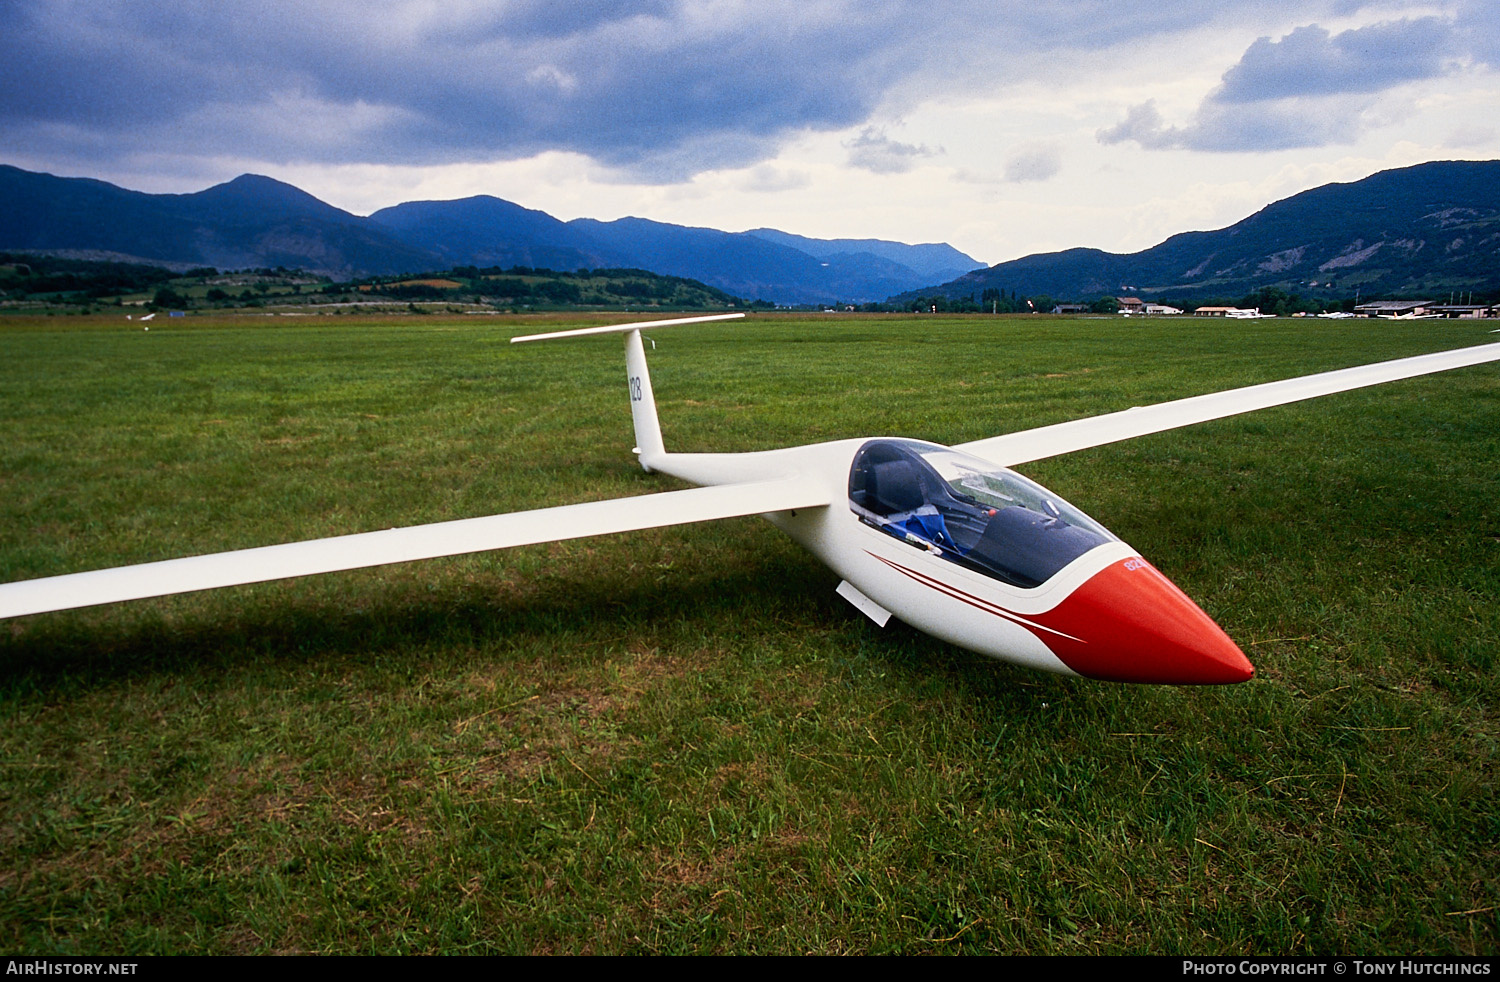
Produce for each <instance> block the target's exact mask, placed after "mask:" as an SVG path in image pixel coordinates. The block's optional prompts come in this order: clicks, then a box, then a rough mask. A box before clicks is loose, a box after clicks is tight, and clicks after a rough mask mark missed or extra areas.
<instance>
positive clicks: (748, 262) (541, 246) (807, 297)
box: [370, 195, 979, 303]
mask: <svg viewBox="0 0 1500 982" xmlns="http://www.w3.org/2000/svg"><path fill="white" fill-rule="evenodd" d="M370 219H371V220H372V221H374V222H378V223H380V224H381V225H384V226H386V228H388V229H389V230H391V231H392V232H394V233H396V234H398V235H400V236H401V237H402V238H403V239H404V240H405V241H407V242H409V243H412V244H414V245H421V246H423V247H424V248H427V249H431V250H433V251H434V252H436V253H438V254H439V255H442V256H443V257H445V259H447V260H448V261H449V262H450V263H461V264H478V265H484V264H490V265H522V266H547V267H550V268H552V269H576V268H580V267H634V268H639V269H649V270H651V271H652V272H653V273H661V274H663V275H667V276H683V277H687V278H690V279H695V280H699V281H700V282H703V283H707V284H709V285H710V286H715V287H718V288H719V289H721V290H726V291H728V292H729V293H732V294H735V295H736V296H741V297H747V298H750V299H767V300H774V301H776V302H778V303H826V302H832V301H838V300H846V301H856V302H864V301H868V300H877V299H880V298H881V297H886V296H889V295H890V294H892V293H895V292H898V291H900V290H905V289H910V288H911V287H913V286H916V285H920V284H925V283H931V282H934V281H935V280H937V279H940V278H952V277H954V276H957V275H959V274H961V273H963V272H965V271H967V270H970V269H973V268H974V267H975V266H978V265H979V263H978V262H977V261H976V260H974V259H973V258H971V257H969V256H966V255H964V254H963V253H961V252H959V251H958V250H957V249H954V248H953V247H952V246H949V245H946V244H940V245H919V246H909V245H905V244H903V243H900V242H885V241H882V240H877V239H869V240H852V239H810V238H806V237H804V236H800V235H791V234H789V233H786V232H778V231H776V230H775V229H756V230H755V231H753V232H723V231H720V230H718V229H712V228H694V227H691V226H685V225H672V224H668V223H666V222H654V221H651V220H650V219H646V218H634V217H631V218H620V219H616V220H615V221H612V222H602V221H598V220H596V219H592V218H575V219H574V220H572V221H570V222H562V221H559V220H558V219H556V218H553V217H552V216H551V215H548V214H547V213H546V212H542V211H533V210H531V209H528V208H522V207H521V206H520V205H516V204H512V203H511V202H509V201H504V200H502V199H500V198H493V197H489V196H487V195H481V196H478V197H473V198H463V199H460V200H456V201H421V202H408V203H406V204H401V205H396V206H394V207H391V208H383V209H381V210H380V211H377V212H375V213H374V214H372V215H371V216H370ZM862 246H863V247H868V248H864V249H863V250H860V249H858V247H862ZM903 258H905V259H907V260H908V261H907V262H905V263H903V262H902V261H901V260H902V259H903ZM934 274H938V275H934Z"/></svg>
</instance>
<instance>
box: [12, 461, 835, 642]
mask: <svg viewBox="0 0 1500 982" xmlns="http://www.w3.org/2000/svg"><path fill="white" fill-rule="evenodd" d="M828 503H829V500H828V491H827V489H826V488H819V487H817V486H816V485H815V484H813V483H812V482H808V481H802V480H799V479H796V478H787V479H779V480H772V481H758V482H753V483H748V484H728V485H720V486H716V487H706V488H690V489H688V490H686V491H667V492H664V493H661V494H647V495H641V496H639V497H634V498H615V499H612V500H609V501H591V502H585V503H583V504H578V505H563V506H561V507H558V508H542V509H538V510H536V511H522V512H513V513H512V514H509V515H494V516H491V517H489V518H467V519H461V520H458V521H453V522H440V523H438V524H435V525H414V526H412V527H410V528H399V529H387V530H385V531H382V532H363V533H359V534H356V535H344V536H339V537H337V538H332V539H312V540H309V541H307V542H292V543H288V544H286V545H279V546H264V547H262V548H259V549H242V550H239V551H236V552H221V553H215V554H213V555H209V556H194V557H192V558H189V559H169V560H166V561H165V562H159V563H145V564H143V565H140V566H122V567H118V568H116V569H101V570H95V571H93V572H88V573H70V574H68V575H65V576H53V577H48V578H46V579H40V580H25V581H22V582H20V583H6V584H4V585H0V618H5V617H19V616H21V615H23V614H39V613H42V612H44V611H49V610H69V609H71V608H74V607H89V606H92V605H94V604H105V603H114V602H116V601H120V600H139V599H141V598H143V597H161V596H166V595H168V594H172V593H189V592H192V591H194V590H210V589H214V588H216V587H225V586H238V585H240V584H244V583H260V582H262V581H264V580H279V579H282V578H284V577H288V576H308V575H311V574H314V573H333V572H337V571H339V570H346V569H361V568H363V567H366V566H383V565H385V564H387V563H404V562H409V561H411V560H415V559H434V558H437V557H438V556H458V555H462V554H464V553H470V552H483V551H485V550H489V549H505V548H509V547H511V546H524V545H532V544H535V543H538V542H558V541H561V540H564V539H578V538H583V537H585V536H591V535H607V534H609V533H612V532H631V531H635V530H638V529H648V528H660V527H662V526H666V525H687V524H690V523H693V522H706V521H711V520H713V519H718V518H736V517H739V516H741V515H758V514H763V513H767V512H776V511H786V510H788V509H791V508H814V507H817V506H820V505H826V504H828Z"/></svg>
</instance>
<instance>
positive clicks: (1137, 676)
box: [1037, 558, 1255, 685]
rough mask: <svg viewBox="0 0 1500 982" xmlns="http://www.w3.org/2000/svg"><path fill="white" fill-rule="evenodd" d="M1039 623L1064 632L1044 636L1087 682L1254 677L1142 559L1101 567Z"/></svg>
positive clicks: (1215, 628) (1213, 627)
mask: <svg viewBox="0 0 1500 982" xmlns="http://www.w3.org/2000/svg"><path fill="white" fill-rule="evenodd" d="M1037 620H1039V621H1042V622H1043V623H1044V624H1046V626H1047V627H1049V628H1052V629H1054V630H1057V631H1061V632H1062V633H1063V634H1065V635H1068V637H1058V636H1055V635H1051V634H1048V635H1044V639H1045V641H1046V644H1047V646H1048V647H1049V648H1051V649H1052V652H1053V654H1055V655H1057V657H1058V658H1060V659H1062V661H1063V663H1064V664H1066V665H1067V666H1068V667H1069V668H1071V669H1072V670H1073V671H1075V672H1077V673H1078V674H1079V675H1086V676H1088V677H1089V678H1093V679H1102V680H1105V681H1111V682H1159V683H1166V684H1169V685H1225V684H1228V683H1232V682H1244V681H1246V680H1247V679H1249V678H1250V677H1251V676H1252V675H1254V674H1255V666H1253V665H1251V664H1250V661H1249V659H1247V658H1246V657H1245V654H1244V652H1242V651H1240V649H1239V647H1238V646H1237V645H1235V643H1234V642H1233V641H1231V640H1230V639H1229V635H1227V634H1225V633H1224V631H1223V629H1222V628H1220V627H1219V625H1217V624H1215V623H1214V622H1213V620H1212V619H1211V618H1210V617H1209V616H1208V615H1207V614H1205V613H1204V612H1203V610H1202V609H1201V608H1200V607H1199V606H1198V605H1197V604H1195V603H1193V602H1192V601H1191V600H1189V599H1188V596H1187V594H1185V593H1183V592H1182V591H1181V590H1179V589H1177V585H1176V584H1175V583H1173V582H1172V581H1171V580H1169V579H1167V578H1166V577H1165V576H1163V575H1162V574H1161V573H1160V571H1158V570H1157V568H1156V567H1155V566H1152V565H1151V564H1150V563H1148V562H1146V561H1145V560H1144V559H1139V558H1137V559H1125V560H1121V561H1120V562H1118V563H1115V564H1114V565H1113V566H1109V567H1106V568H1105V569H1103V570H1101V571H1100V572H1098V573H1097V574H1095V575H1094V576H1093V577H1092V578H1091V579H1089V580H1088V582H1086V583H1084V584H1083V586H1081V587H1079V588H1078V589H1077V590H1075V591H1073V593H1072V594H1071V595H1070V596H1069V597H1068V598H1067V599H1066V600H1064V601H1063V602H1062V603H1060V604H1058V605H1057V606H1056V607H1055V608H1053V609H1052V610H1051V611H1049V612H1048V613H1047V614H1046V615H1044V616H1042V617H1039V618H1037Z"/></svg>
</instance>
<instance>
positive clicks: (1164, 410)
mask: <svg viewBox="0 0 1500 982" xmlns="http://www.w3.org/2000/svg"><path fill="white" fill-rule="evenodd" d="M1488 361H1500V344H1481V345H1478V346H1477V347H1473V348H1459V349H1457V350H1456V351H1439V352H1437V353H1436V354H1430V355H1417V356H1415V357H1412V358H1399V359H1397V360H1395V361H1383V362H1378V363H1376V364H1374V365H1360V366H1358V367H1356V368H1343V369H1339V370H1338V371H1334V372H1323V373H1322V374H1319V375H1304V376H1302V377H1301V378H1289V379H1283V380H1282V381H1280V382H1266V383H1263V384H1261V385H1251V386H1248V387H1246V388H1243V389H1229V390H1227V391H1225V392H1210V393H1208V394H1207V395H1201V396H1192V397H1191V398H1187V399H1178V400H1175V401H1173V402H1162V403H1158V404H1157V405H1154V406H1137V407H1135V408H1133V409H1126V410H1123V411H1121V412H1118V413H1108V414H1106V415H1104V416H1090V417H1087V418H1085V419H1075V420H1071V421H1069V422H1066V423H1057V424H1054V425H1052V426H1040V427H1037V428H1036V429H1034V430H1020V431H1018V432H1016V433H1007V434H1006V435H1005V436H996V437H990V438H988V439H984V440H975V441H973V442H971V443H960V444H958V445H957V446H955V447H954V449H956V450H963V451H965V452H966V453H971V454H974V455H975V456H976V457H982V458H984V459H985V460H990V461H994V462H995V463H997V464H1002V465H1004V466H1006V467H1011V466H1014V465H1016V464H1024V463H1026V462H1027V461H1029V460H1041V459H1043V458H1045V457H1056V456H1058V455H1059V454H1065V453H1072V452H1073V451H1075V450H1086V449H1088V448H1089V447H1098V446H1103V445H1104V444H1106V443H1115V442H1117V441H1119V440H1129V439H1131V438H1133V437H1138V436H1145V435H1146V434H1148V433H1160V432H1161V431H1163V430H1171V429H1176V428H1177V427H1179V426H1191V425H1192V424H1194V423H1203V422H1207V421H1208V420H1211V419H1221V418H1223V417H1225V416H1234V415H1236V414H1238V413H1248V412H1251V411H1253V410H1256V409H1267V408H1269V407H1271V406H1280V405H1284V404H1286V403H1289V402H1298V401H1300V400H1303V399H1312V398H1315V397H1317V396H1326V395H1331V394H1333V393H1335V392H1346V391H1348V390H1350V389H1359V388H1363V387H1364V386H1367V385H1379V384H1380V383H1382V382H1394V381H1396V380H1397V379H1403V378H1413V377H1415V376H1417V375H1428V374H1431V373H1433V372H1446V371H1448V370H1449V369H1453V368H1465V367H1467V366H1469V365H1480V364H1483V363H1485V362H1488Z"/></svg>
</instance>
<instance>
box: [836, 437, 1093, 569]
mask: <svg viewBox="0 0 1500 982" xmlns="http://www.w3.org/2000/svg"><path fill="white" fill-rule="evenodd" d="M849 506H850V508H851V509H852V510H853V511H854V513H855V514H856V515H858V516H859V519H860V521H862V522H864V523H866V524H867V525H870V526H873V527H874V528H877V529H880V530H881V531H882V532H885V533H886V534H887V535H891V536H894V537H895V538H897V539H900V540H902V541H903V542H906V543H907V544H908V545H911V546H912V547H914V548H918V549H922V550H924V551H926V552H928V553H931V554H932V555H935V556H938V557H941V558H943V559H946V560H948V561H950V562H954V563H957V564H959V565H960V566H965V567H967V568H969V569H972V570H976V571H978V572H980V573H983V574H985V575H986V576H992V577H995V578H996V579H999V580H1003V581H1004V582H1006V583H1010V584H1012V585H1014V586H1018V587H1024V588H1031V587H1036V586H1040V585H1041V584H1043V583H1045V582H1046V581H1047V580H1049V579H1051V578H1052V576H1054V575H1055V574H1056V573H1057V572H1058V570H1060V569H1062V568H1063V567H1064V566H1067V565H1068V564H1069V563H1071V562H1072V561H1073V560H1075V559H1077V558H1078V557H1079V556H1081V555H1083V554H1084V553H1086V552H1088V551H1089V550H1091V549H1094V548H1096V547H1098V546H1101V545H1104V544H1105V543H1106V542H1113V541H1117V540H1116V539H1115V537H1114V536H1113V535H1111V534H1110V533H1109V531H1108V530H1107V529H1105V528H1104V526H1102V525H1100V524H1099V523H1098V522H1095V521H1094V520H1093V519H1091V518H1089V517H1088V516H1087V515H1085V514H1084V513H1083V512H1081V511H1079V510H1078V509H1076V508H1074V507H1073V506H1072V505H1069V504H1068V503H1067V502H1066V501H1063V500H1062V499H1061V498H1058V497H1057V496H1056V495H1054V494H1052V492H1050V491H1048V490H1047V489H1046V488H1044V487H1042V486H1041V485H1039V484H1036V483H1035V482H1033V481H1029V480H1027V479H1026V478H1024V477H1022V476H1021V475H1019V474H1017V473H1015V472H1014V471H1011V470H1008V469H1006V468H1003V467H997V466H996V465H994V464H990V463H986V462H985V461H982V460H980V459H978V458H977V457H971V456H969V455H968V454H965V453H961V452H959V451H957V450H951V449H949V448H947V447H941V446H938V445H937V444H933V443H923V442H920V441H917V440H871V441H870V442H868V443H866V444H865V445H864V446H863V447H861V448H860V449H859V452H858V453H857V454H855V456H854V464H853V466H852V468H851V469H850V472H849Z"/></svg>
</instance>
